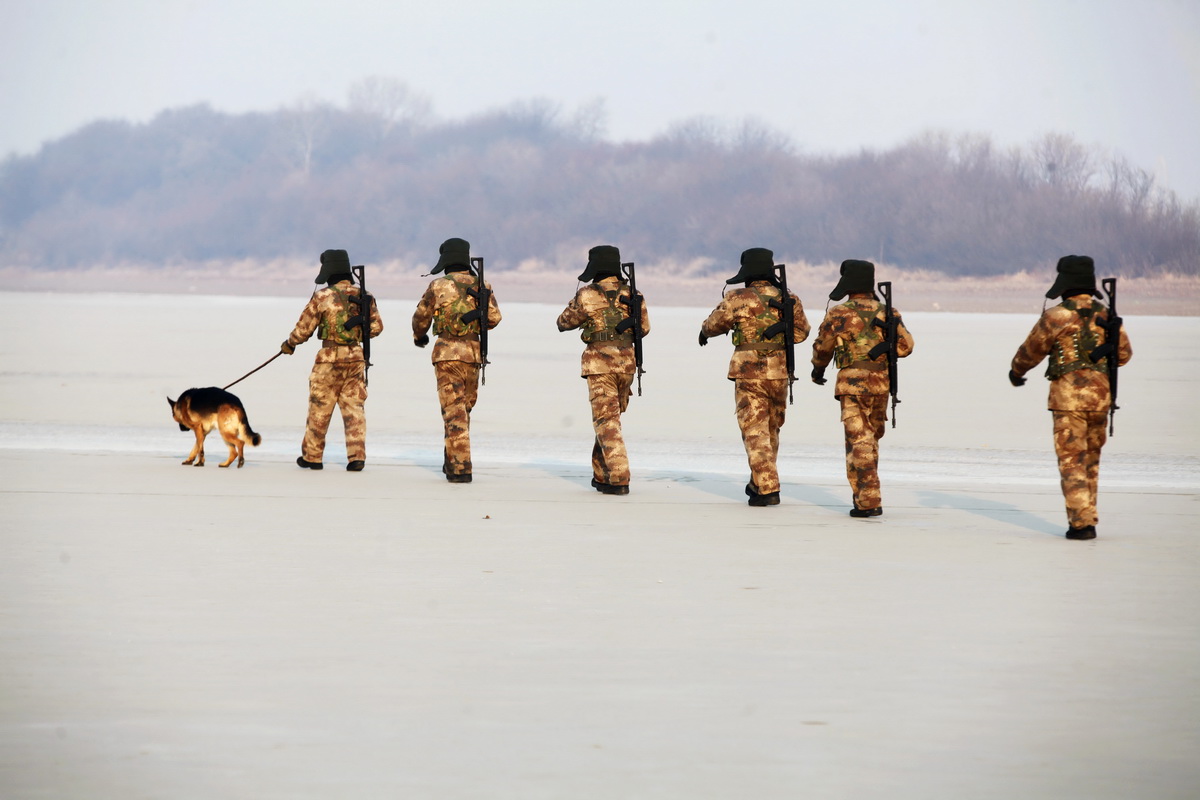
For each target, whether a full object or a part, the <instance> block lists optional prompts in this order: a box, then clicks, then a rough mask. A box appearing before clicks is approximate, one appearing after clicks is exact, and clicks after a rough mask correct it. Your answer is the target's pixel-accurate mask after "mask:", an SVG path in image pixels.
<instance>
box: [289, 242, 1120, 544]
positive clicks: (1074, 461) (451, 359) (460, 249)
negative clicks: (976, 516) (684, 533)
mask: <svg viewBox="0 0 1200 800" xmlns="http://www.w3.org/2000/svg"><path fill="white" fill-rule="evenodd" d="M1057 269H1058V276H1057V279H1056V281H1055V283H1054V285H1053V286H1052V287H1051V289H1050V291H1048V292H1047V293H1046V297H1047V298H1048V299H1050V298H1059V297H1061V298H1063V302H1062V303H1061V304H1059V305H1057V306H1055V307H1053V308H1051V309H1048V310H1045V311H1044V312H1043V314H1042V316H1041V318H1040V319H1039V320H1038V323H1037V325H1035V326H1034V328H1033V330H1032V331H1031V332H1030V334H1029V336H1028V338H1027V339H1026V341H1025V342H1024V344H1022V345H1021V348H1020V349H1019V350H1018V351H1017V355H1016V356H1015V357H1014V359H1013V362H1012V366H1011V369H1010V371H1009V379H1010V381H1011V382H1012V383H1013V385H1014V386H1020V385H1022V384H1024V383H1025V378H1024V377H1023V376H1024V375H1025V373H1027V372H1028V371H1029V370H1030V369H1032V368H1033V367H1035V366H1037V365H1038V364H1039V363H1040V362H1041V361H1042V360H1044V359H1045V358H1047V357H1049V358H1050V367H1049V369H1048V371H1047V377H1048V378H1049V379H1050V381H1051V384H1050V402H1049V408H1050V410H1051V411H1052V412H1053V415H1054V442H1055V450H1056V452H1057V454H1058V461H1059V470H1060V474H1061V479H1062V489H1063V495H1064V498H1065V501H1066V508H1067V517H1068V521H1069V524H1070V528H1069V529H1068V531H1067V534H1066V535H1067V538H1070V539H1092V538H1095V536H1096V529H1095V525H1096V521H1097V516H1096V491H1097V480H1098V476H1099V464H1100V449H1101V447H1102V446H1103V445H1104V443H1105V440H1106V435H1105V430H1104V422H1105V419H1106V417H1107V415H1108V412H1109V407H1110V405H1111V393H1110V389H1109V379H1108V373H1107V370H1106V367H1105V366H1104V365H1103V364H1102V363H1101V362H1100V360H1099V359H1098V358H1097V356H1096V355H1095V354H1096V353H1097V352H1102V351H1103V350H1104V348H1105V347H1107V348H1108V349H1109V350H1112V349H1114V348H1115V352H1116V356H1115V358H1116V360H1117V362H1118V363H1119V364H1121V365H1124V364H1125V363H1127V362H1128V361H1129V359H1130V357H1131V355H1132V350H1131V348H1130V345H1129V339H1128V337H1127V336H1126V334H1125V330H1124V327H1123V325H1121V321H1120V319H1119V318H1117V317H1115V315H1114V316H1113V320H1112V321H1111V322H1110V320H1109V318H1108V317H1109V310H1108V308H1107V307H1106V306H1105V305H1103V304H1102V303H1099V302H1097V301H1096V300H1095V299H1094V297H1099V296H1101V295H1100V292H1099V291H1097V289H1096V280H1095V265H1094V263H1093V261H1092V259H1091V258H1089V257H1087V256H1074V255H1072V256H1065V257H1063V258H1062V259H1060V260H1059V262H1058V268H1057ZM439 273H444V275H442V276H440V277H438V278H435V279H434V280H433V281H432V282H430V284H429V287H428V288H427V289H426V291H425V293H424V295H423V296H422V297H421V300H420V302H419V303H418V304H417V309H416V312H415V313H414V314H413V318H412V330H413V343H414V344H415V345H416V346H417V347H425V346H427V345H428V344H429V331H430V329H431V328H432V331H433V333H434V334H435V335H436V336H437V337H438V341H437V343H436V344H435V345H434V348H433V351H432V361H433V366H434V374H435V377H436V382H437V392H438V400H439V403H440V405H441V410H442V421H443V425H444V457H443V462H442V472H443V473H444V474H445V476H446V480H448V481H450V482H452V483H469V482H471V479H472V462H471V441H470V423H471V411H472V409H473V408H474V407H475V403H476V400H477V398H478V386H479V374H480V369H481V367H482V366H483V365H484V364H485V363H486V353H483V352H481V348H480V333H481V331H483V330H490V329H492V328H495V327H496V326H497V325H498V324H499V323H500V321H501V315H500V309H499V306H498V305H497V303H496V297H495V294H494V293H493V292H492V291H491V286H490V284H487V283H485V282H484V281H482V280H481V276H480V275H479V274H477V273H476V272H475V271H474V270H473V269H472V265H471V257H470V244H469V243H468V242H467V241H465V240H463V239H459V238H452V239H447V240H446V241H445V242H444V243H443V244H442V246H441V248H440V249H439V258H438V262H437V264H436V265H435V266H434V268H433V269H432V270H431V271H430V274H434V275H437V274H439ZM781 273H782V270H780V269H779V268H777V267H776V265H775V260H774V254H773V253H772V252H771V251H770V250H768V249H766V248H761V247H756V248H751V249H749V250H746V251H745V252H743V253H742V256H741V264H740V269H739V270H738V272H737V274H735V275H734V276H733V277H731V278H729V279H728V280H727V281H726V282H725V283H726V285H727V286H728V285H732V284H739V283H740V284H742V287H741V288H738V289H733V290H727V291H726V292H725V293H724V295H723V297H722V300H721V302H720V304H719V305H718V306H717V307H716V308H715V309H714V310H713V312H712V313H711V314H710V315H709V316H708V318H707V319H705V320H704V322H703V324H702V325H701V328H700V335H699V344H700V345H701V346H704V345H706V344H707V343H708V340H709V339H710V338H711V337H714V336H720V335H722V334H725V333H731V334H732V341H733V345H734V351H733V355H732V357H731V359H730V362H729V370H728V374H727V377H728V379H729V380H730V381H732V382H733V384H734V398H735V401H736V402H735V405H736V415H737V422H738V426H739V428H740V429H741V434H742V442H743V445H744V447H745V450H746V458H747V461H748V464H749V468H750V481H749V482H748V483H747V484H746V495H747V497H748V503H749V505H751V506H770V505H778V504H779V472H778V469H777V466H776V464H777V460H778V454H779V430H780V428H781V427H782V426H783V423H784V418H785V412H786V408H787V402H788V391H789V386H790V381H791V380H792V379H793V377H794V376H792V375H789V369H788V363H787V360H786V352H787V349H788V348H787V339H786V338H785V337H787V336H789V335H790V336H791V337H792V342H793V347H794V345H795V344H798V343H801V342H803V341H805V340H806V339H807V338H808V335H809V333H810V331H811V328H810V326H809V323H808V319H807V317H806V316H805V314H804V308H803V306H802V304H801V302H800V299H799V297H797V296H796V295H795V294H794V293H793V292H791V291H788V292H787V296H786V297H785V296H784V287H783V285H782V282H781V281H780V280H779V275H780V274H781ZM579 280H580V281H581V282H584V283H585V285H584V286H583V287H582V288H580V289H579V290H578V291H577V292H576V294H575V296H574V297H573V298H572V299H571V301H570V303H568V304H567V307H566V308H565V309H564V310H563V312H562V313H561V314H560V315H559V317H558V320H557V325H558V329H559V331H569V330H580V331H581V339H582V340H583V341H584V343H585V344H586V345H587V346H586V347H585V349H584V351H583V355H582V358H581V375H582V377H583V378H585V379H586V380H587V383H588V398H589V401H590V403H591V409H592V425H593V428H594V431H595V441H594V444H593V447H592V473H593V476H592V486H593V487H594V488H595V489H596V490H597V491H599V492H601V493H603V494H612V495H625V494H628V493H629V482H630V470H629V458H628V455H627V453H626V449H625V442H624V438H623V436H622V432H621V414H623V413H624V412H625V411H626V409H627V408H628V405H629V399H630V398H631V397H632V394H633V392H632V385H633V379H634V376H635V374H636V371H637V369H638V367H639V365H638V364H637V363H636V360H635V354H634V353H635V331H636V335H637V336H645V335H647V334H649V332H650V318H649V315H648V313H647V310H646V305H645V303H644V302H641V301H642V300H643V298H642V296H641V293H640V292H639V293H636V295H635V294H634V293H633V292H632V291H631V288H630V285H629V283H628V282H627V281H626V280H625V279H624V274H623V273H622V263H621V256H620V251H619V250H618V249H617V248H616V247H613V246H612V245H600V246H597V247H593V248H592V249H591V250H590V251H589V252H588V263H587V267H586V268H585V269H584V271H583V273H582V274H581V275H580V276H579ZM317 283H325V284H327V287H326V288H324V289H321V290H319V291H317V292H315V293H314V294H313V297H312V299H311V300H310V301H309V303H308V305H307V306H306V307H305V309H304V311H303V312H302V313H301V315H300V319H299V321H298V322H297V323H296V326H295V328H294V329H293V330H292V332H291V334H289V336H288V338H287V340H286V341H284V343H283V345H282V347H281V349H282V352H284V353H287V354H289V355H290V354H291V353H293V352H294V351H295V348H296V346H297V345H299V344H301V343H303V342H305V341H307V340H308V339H309V338H310V337H311V336H312V335H313V334H314V332H315V333H316V334H317V335H318V337H319V338H320V339H321V350H320V352H319V353H318V354H317V357H316V362H315V363H314V365H313V371H312V374H311V376H310V378H309V410H308V422H307V425H306V430H305V435H304V441H303V443H302V446H301V448H302V449H301V455H300V457H299V458H297V459H296V463H297V464H298V465H299V466H301V467H303V468H306V469H314V470H318V469H321V468H322V467H323V463H322V456H323V452H324V446H325V435H326V432H327V431H328V429H329V422H330V419H331V418H332V414H333V408H334V406H335V405H336V406H338V407H339V408H340V409H341V412H342V419H343V422H344V424H345V429H346V451H347V458H348V464H347V467H346V469H348V470H350V471H359V470H362V469H363V467H364V466H365V463H366V444H365V439H366V418H365V415H364V412H363V403H364V401H365V400H366V397H367V386H366V367H367V366H368V365H367V364H366V362H365V360H364V358H363V353H362V347H361V346H360V343H361V341H362V335H363V330H364V329H365V330H367V331H368V332H369V336H371V337H375V336H378V335H379V334H380V333H381V332H382V331H383V322H382V320H381V319H380V317H379V310H378V307H377V306H376V305H375V304H374V303H373V302H371V300H370V298H369V296H367V297H366V298H365V299H364V297H363V296H362V293H361V292H360V290H359V287H357V286H354V285H353V275H352V271H351V267H350V260H349V257H348V255H347V254H346V251H345V250H327V251H325V252H324V253H322V254H321V270H320V273H319V274H318V277H317ZM875 289H876V284H875V265H874V264H872V263H871V262H869V261H860V260H847V261H844V262H842V265H841V270H840V277H839V281H838V284H837V286H836V287H834V289H833V291H832V292H830V294H829V298H830V300H831V301H832V300H842V299H843V298H845V302H842V303H839V304H838V305H835V306H833V307H832V308H828V309H827V311H826V314H825V318H824V320H823V321H822V323H821V326H820V328H819V329H818V332H817V338H816V340H815V341H814V343H813V355H812V372H811V379H812V381H813V382H814V383H816V384H818V385H824V384H825V383H826V382H827V381H826V378H825V372H826V370H827V368H828V366H829V364H830V362H831V361H832V362H833V364H834V365H835V366H836V368H837V370H838V372H837V378H836V382H835V387H834V397H835V398H836V399H837V400H838V402H839V403H840V405H841V419H842V425H843V428H844V431H845V446H846V478H847V480H848V482H849V484H850V489H851V493H852V499H853V507H852V508H851V509H850V516H852V517H860V518H865V517H876V516H880V515H882V514H883V502H882V497H881V493H880V484H879V474H878V461H879V440H880V439H881V438H883V435H884V431H885V423H886V422H887V419H888V416H887V401H888V395H889V393H890V388H891V381H890V378H889V374H888V363H887V356H886V355H885V354H884V352H885V351H886V350H887V349H888V348H889V347H890V348H891V351H892V354H893V357H895V358H905V357H907V356H908V355H909V354H910V353H912V350H913V337H912V334H911V333H909V331H908V329H907V328H906V327H905V325H904V322H903V319H902V318H901V316H900V312H899V311H898V310H897V309H895V308H888V309H885V307H884V304H883V303H881V302H880V300H879V298H878V296H877V295H876V292H875ZM484 296H486V297H487V304H486V313H484V312H483V311H481V310H480V309H479V308H478V301H479V298H480V297H484ZM788 300H790V303H789V302H787V301H788ZM632 309H637V312H636V313H637V315H638V317H637V319H636V322H637V323H638V324H636V325H633V324H630V322H631V313H633V312H632ZM787 309H790V310H791V320H790V325H788V324H787V322H786V321H784V314H785V312H786V310H787ZM885 312H890V313H891V314H892V315H894V324H893V325H892V326H891V327H890V328H889V326H888V325H887V318H886V313H885ZM482 326H486V328H484V327H482ZM789 328H790V331H789ZM889 330H891V331H893V333H892V334H891V335H892V337H893V338H894V341H886V338H885V337H886V335H887V334H886V332H887V331H889ZM1108 330H1118V331H1119V341H1118V342H1115V343H1114V342H1111V341H1107V342H1106V339H1105V337H1106V331H1108ZM1109 338H1111V335H1109ZM881 345H886V347H883V346H881Z"/></svg>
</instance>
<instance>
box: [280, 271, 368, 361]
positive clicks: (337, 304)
mask: <svg viewBox="0 0 1200 800" xmlns="http://www.w3.org/2000/svg"><path fill="white" fill-rule="evenodd" d="M358 293H359V292H358V287H357V286H355V285H353V284H352V283H351V282H350V281H338V282H337V283H335V284H334V285H333V286H327V287H325V288H324V289H318V290H317V291H315V292H313V296H312V298H311V299H310V300H309V301H308V305H306V306H305V307H304V310H303V311H302V312H300V319H299V321H297V322H296V327H295V328H293V329H292V332H291V333H290V334H288V338H287V340H288V344H290V345H291V346H292V347H295V346H297V345H300V344H304V343H305V342H307V341H308V340H309V339H310V338H311V337H312V335H313V334H314V333H317V334H318V335H319V336H320V337H321V340H322V343H323V345H324V346H322V347H321V349H320V350H319V351H318V352H317V358H316V363H318V364H328V363H333V362H352V361H362V360H363V354H362V344H361V342H362V328H361V327H355V328H352V329H350V330H347V329H346V328H345V327H344V324H345V322H346V320H347V319H349V318H350V317H352V316H354V314H355V313H356V312H357V310H358V305H357V304H353V303H350V302H349V298H353V297H358ZM382 331H383V320H382V319H380V317H379V303H378V302H374V303H371V338H372V339H374V338H375V337H376V336H378V335H379V334H380V333H381V332H382ZM335 343H336V345H335Z"/></svg>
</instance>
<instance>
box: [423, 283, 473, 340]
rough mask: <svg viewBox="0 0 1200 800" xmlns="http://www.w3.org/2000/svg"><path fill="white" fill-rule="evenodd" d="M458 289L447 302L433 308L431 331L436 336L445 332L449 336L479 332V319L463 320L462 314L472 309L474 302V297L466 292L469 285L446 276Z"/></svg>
mask: <svg viewBox="0 0 1200 800" xmlns="http://www.w3.org/2000/svg"><path fill="white" fill-rule="evenodd" d="M446 280H448V281H450V283H451V284H452V285H453V286H454V288H455V289H457V290H458V297H456V298H454V299H453V300H451V301H450V302H449V303H443V304H442V305H440V306H438V307H437V308H435V309H434V310H433V332H434V333H435V334H437V335H438V336H441V335H442V334H446V335H449V336H466V335H467V334H470V333H479V321H478V320H475V321H473V322H463V321H462V318H463V314H466V313H467V312H468V311H474V310H475V306H476V302H475V298H474V297H471V295H470V294H468V289H470V287H469V286H468V285H467V284H465V283H459V282H458V281H456V280H454V279H453V278H446Z"/></svg>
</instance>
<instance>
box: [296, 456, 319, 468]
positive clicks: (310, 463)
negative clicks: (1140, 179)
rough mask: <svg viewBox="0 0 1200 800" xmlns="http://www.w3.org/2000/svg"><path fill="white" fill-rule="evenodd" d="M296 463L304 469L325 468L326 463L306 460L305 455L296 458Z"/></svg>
mask: <svg viewBox="0 0 1200 800" xmlns="http://www.w3.org/2000/svg"><path fill="white" fill-rule="evenodd" d="M296 465H297V466H299V467H303V468H304V469H325V465H324V464H322V463H321V462H320V461H305V460H304V456H300V457H299V458H297V459H296Z"/></svg>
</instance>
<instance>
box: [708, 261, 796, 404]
mask: <svg viewBox="0 0 1200 800" xmlns="http://www.w3.org/2000/svg"><path fill="white" fill-rule="evenodd" d="M788 294H790V295H791V298H792V300H793V301H794V305H793V307H792V324H793V326H794V330H793V341H795V342H797V343H799V342H803V341H804V340H805V339H807V338H808V333H809V331H810V330H811V327H810V326H809V324H808V317H806V316H805V315H804V306H803V305H801V303H800V298H799V297H797V296H796V295H795V294H794V293H792V292H789V293H788ZM782 296H783V292H782V291H780V290H779V289H778V288H777V287H776V286H775V285H774V284H773V283H771V282H770V281H753V282H751V284H750V285H749V286H746V287H743V288H741V289H734V290H732V291H730V292H726V294H725V297H723V298H722V299H721V303H720V305H718V306H717V307H716V308H715V309H713V312H712V313H711V314H709V315H708V319H706V320H704V324H703V325H701V326H700V331H701V333H703V334H704V335H705V336H710V337H711V336H720V335H721V334H724V333H729V332H730V331H732V332H733V343H734V351H733V356H732V357H731V358H730V359H729V373H728V375H727V377H728V378H729V380H731V381H734V380H739V379H741V380H749V379H755V380H787V376H788V375H787V354H786V352H785V351H784V344H783V343H784V338H783V336H784V335H783V334H782V333H780V334H778V335H776V336H775V337H773V338H772V339H770V340H768V341H763V340H762V334H763V331H764V330H766V329H767V328H769V327H771V326H772V325H774V324H775V323H776V322H778V321H779V319H780V316H781V315H780V311H779V309H777V308H775V307H774V306H771V305H769V302H770V301H771V300H776V301H777V300H779V298H780V297H782ZM772 345H775V346H772Z"/></svg>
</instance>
